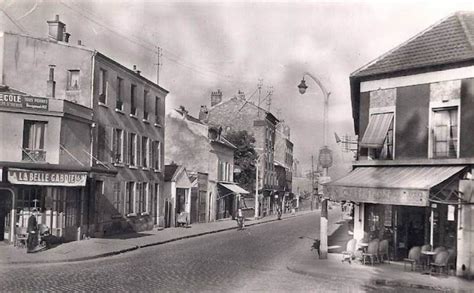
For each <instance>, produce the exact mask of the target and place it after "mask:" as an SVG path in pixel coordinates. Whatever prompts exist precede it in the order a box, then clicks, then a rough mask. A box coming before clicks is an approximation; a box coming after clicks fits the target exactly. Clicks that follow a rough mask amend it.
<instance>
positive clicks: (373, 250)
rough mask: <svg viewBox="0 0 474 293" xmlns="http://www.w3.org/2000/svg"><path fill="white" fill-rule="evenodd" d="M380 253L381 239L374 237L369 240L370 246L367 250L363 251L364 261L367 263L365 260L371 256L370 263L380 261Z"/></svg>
mask: <svg viewBox="0 0 474 293" xmlns="http://www.w3.org/2000/svg"><path fill="white" fill-rule="evenodd" d="M378 254H379V240H378V239H374V240H372V241H370V242H369V246H368V247H367V252H363V253H362V263H363V264H365V260H366V259H367V258H369V260H370V264H371V265H374V262H375V261H378Z"/></svg>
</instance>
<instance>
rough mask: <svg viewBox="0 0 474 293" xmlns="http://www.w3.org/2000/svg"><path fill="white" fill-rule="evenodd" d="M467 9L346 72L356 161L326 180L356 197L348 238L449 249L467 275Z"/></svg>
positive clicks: (342, 194)
mask: <svg viewBox="0 0 474 293" xmlns="http://www.w3.org/2000/svg"><path fill="white" fill-rule="evenodd" d="M472 21H474V14H473V13H468V12H460V13H455V14H453V15H450V16H448V17H446V18H445V19H443V20H441V21H439V22H438V23H436V24H435V25H433V26H431V27H429V28H428V29H426V30H425V31H423V32H421V33H420V34H418V35H417V36H415V37H414V38H412V39H410V40H408V41H407V42H405V43H403V44H402V45H400V46H399V47H397V48H395V49H394V50H392V51H390V52H388V53H387V54H385V55H382V56H381V57H379V58H377V59H375V60H374V61H372V62H370V63H369V64H367V65H365V66H363V67H361V68H360V69H358V70H357V71H355V72H353V73H352V74H351V76H350V86H351V102H352V114H353V115H352V116H353V120H354V131H355V134H356V135H358V144H359V145H358V153H357V160H356V161H355V162H354V163H353V170H352V171H351V172H350V173H349V174H347V175H346V176H345V177H343V178H339V179H337V180H335V181H333V182H331V183H328V184H326V185H325V192H326V195H327V196H328V197H329V198H330V199H333V200H338V201H349V202H352V203H353V205H354V238H356V239H358V240H370V239H371V238H372V239H375V238H377V239H380V240H381V239H387V240H389V242H390V247H391V254H392V256H393V257H395V258H404V257H407V254H408V251H409V249H410V248H411V247H414V246H420V245H424V244H431V246H432V247H433V248H436V247H440V246H442V247H444V248H446V249H450V252H451V255H453V256H455V263H456V274H457V275H458V276H463V277H467V278H470V277H472V276H474V241H472V240H473V239H474V238H473V237H474V233H473V229H472V228H473V227H474V217H473V216H474V197H473V192H472V190H473V185H474V181H473V180H472V174H473V167H474V140H473V139H472V131H473V130H474V127H473V125H474V116H473V115H472V109H473V106H474V51H473V50H472V46H470V45H469V46H464V45H463V44H470V40H469V39H468V37H467V36H469V35H472V34H473V30H472V27H470V26H465V25H462V24H465V23H468V22H469V23H470V22H472Z"/></svg>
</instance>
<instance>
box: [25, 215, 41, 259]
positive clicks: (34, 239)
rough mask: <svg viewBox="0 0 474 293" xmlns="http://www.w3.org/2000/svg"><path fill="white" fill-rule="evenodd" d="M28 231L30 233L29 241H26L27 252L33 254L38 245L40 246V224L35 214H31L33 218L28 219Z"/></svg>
mask: <svg viewBox="0 0 474 293" xmlns="http://www.w3.org/2000/svg"><path fill="white" fill-rule="evenodd" d="M26 231H27V232H28V239H27V241H26V252H27V253H30V252H33V250H34V249H35V247H36V245H37V244H38V222H37V221H36V216H35V214H34V212H32V213H31V216H30V217H29V218H28V226H27V229H26Z"/></svg>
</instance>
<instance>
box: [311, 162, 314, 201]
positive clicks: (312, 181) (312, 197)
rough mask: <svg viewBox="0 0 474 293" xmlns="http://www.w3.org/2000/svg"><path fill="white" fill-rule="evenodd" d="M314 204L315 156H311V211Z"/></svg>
mask: <svg viewBox="0 0 474 293" xmlns="http://www.w3.org/2000/svg"><path fill="white" fill-rule="evenodd" d="M313 202H314V156H313V155H311V210H313Z"/></svg>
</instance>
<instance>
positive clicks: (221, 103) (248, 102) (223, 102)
mask: <svg viewBox="0 0 474 293" xmlns="http://www.w3.org/2000/svg"><path fill="white" fill-rule="evenodd" d="M232 99H238V98H237V97H232V98H230V99H227V100H225V101H224V100H223V101H221V102H219V103H217V104H215V105H214V106H211V107H210V108H209V109H208V110H209V111H211V110H212V109H213V108H215V107H217V106H219V105H223V104H225V103H228V102H230V101H231V100H232ZM243 102H244V105H243V106H245V104H249V105H252V106H254V107H255V108H257V109H259V110H262V111H263V112H264V113H265V114H266V115H268V114H270V115H272V117H273V118H274V119H275V120H276V122H275V124H277V123H278V122H280V120H278V118H277V117H276V116H275V115H273V114H272V113H271V112H269V111H267V110H265V109H263V108H262V107H260V106H257V105H255V104H254V103H253V102H250V101H248V100H243ZM243 106H242V107H243Z"/></svg>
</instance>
